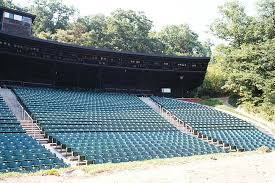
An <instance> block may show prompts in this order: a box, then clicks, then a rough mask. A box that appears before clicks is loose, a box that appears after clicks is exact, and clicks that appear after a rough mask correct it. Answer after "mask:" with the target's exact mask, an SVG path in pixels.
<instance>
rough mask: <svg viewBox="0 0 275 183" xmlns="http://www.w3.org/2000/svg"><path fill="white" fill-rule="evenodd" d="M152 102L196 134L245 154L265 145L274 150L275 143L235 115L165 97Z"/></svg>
mask: <svg viewBox="0 0 275 183" xmlns="http://www.w3.org/2000/svg"><path fill="white" fill-rule="evenodd" d="M151 98H152V100H154V101H155V102H157V103H158V104H159V105H161V106H162V107H164V108H165V109H167V110H168V111H169V112H171V113H172V114H174V115H175V116H177V117H178V118H179V119H181V120H182V121H184V122H185V123H186V124H187V125H189V126H190V127H192V129H193V130H196V131H198V132H200V133H202V134H204V135H207V136H208V137H211V138H213V139H216V140H219V141H223V142H224V143H226V144H230V145H231V146H235V147H237V148H238V149H243V150H246V151H252V150H256V149H257V148H259V147H261V146H263V145H265V146H268V147H269V148H273V149H274V148H275V139H273V138H272V137H270V136H268V135H266V134H264V133H263V132H261V131H260V130H258V129H257V128H255V127H254V126H253V125H251V124H250V123H248V122H246V121H244V120H241V119H239V118H236V117H234V116H232V115H229V114H226V113H223V112H221V111H218V110H215V109H213V108H210V107H207V106H204V105H200V104H196V103H190V102H184V101H179V100H175V99H169V98H164V97H155V96H154V97H151Z"/></svg>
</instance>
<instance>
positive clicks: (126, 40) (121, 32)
mask: <svg viewBox="0 0 275 183" xmlns="http://www.w3.org/2000/svg"><path fill="white" fill-rule="evenodd" d="M152 26H153V24H152V21H151V20H149V19H148V18H147V17H146V16H145V15H144V13H142V12H138V13H137V12H135V11H132V10H127V11H126V10H122V9H118V10H115V11H114V12H112V13H111V16H109V17H108V18H107V30H106V34H107V35H108V39H109V41H108V42H107V44H106V47H108V48H112V49H115V50H120V51H122V50H124V51H135V52H145V53H150V52H155V50H156V49H155V48H154V47H153V46H156V44H153V43H152V41H153V40H154V39H153V40H152V39H151V38H150V37H149V34H150V31H151V29H152Z"/></svg>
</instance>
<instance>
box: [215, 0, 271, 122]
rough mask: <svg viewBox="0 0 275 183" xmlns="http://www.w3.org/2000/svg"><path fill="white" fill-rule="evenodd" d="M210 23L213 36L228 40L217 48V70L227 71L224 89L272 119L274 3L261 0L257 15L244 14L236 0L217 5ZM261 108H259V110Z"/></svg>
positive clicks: (268, 0)
mask: <svg viewBox="0 0 275 183" xmlns="http://www.w3.org/2000/svg"><path fill="white" fill-rule="evenodd" d="M220 14H221V15H222V16H221V17H222V18H220V19H217V20H216V21H215V22H214V23H213V24H212V31H213V32H214V34H215V35H216V36H218V37H219V38H221V39H224V40H226V41H228V45H227V46H223V47H221V48H220V50H219V52H218V54H217V55H218V60H219V62H220V63H221V67H220V69H222V71H223V72H225V73H226V74H227V79H226V81H225V85H224V86H223V88H224V89H226V90H227V91H229V92H231V93H234V94H237V95H238V96H239V97H240V99H239V102H240V103H242V104H245V105H246V106H250V108H253V109H257V110H258V111H264V113H265V114H268V116H269V117H270V118H273V119H274V118H275V114H274V113H275V111H274V108H275V101H274V95H275V86H274V83H275V38H274V19H273V17H274V2H273V3H271V1H270V0H264V1H261V2H260V3H259V4H258V16H253V17H252V16H248V15H246V14H245V11H244V9H243V7H242V5H240V4H239V2H237V1H230V2H227V3H226V4H225V5H224V6H222V7H220ZM260 109H261V110H260Z"/></svg>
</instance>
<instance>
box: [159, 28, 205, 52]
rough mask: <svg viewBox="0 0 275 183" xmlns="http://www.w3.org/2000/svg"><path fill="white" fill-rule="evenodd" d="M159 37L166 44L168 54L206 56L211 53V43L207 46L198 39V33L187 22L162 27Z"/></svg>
mask: <svg viewBox="0 0 275 183" xmlns="http://www.w3.org/2000/svg"><path fill="white" fill-rule="evenodd" d="M157 37H158V38H159V39H160V41H161V42H162V43H163V44H164V52H165V53H166V54H176V55H193V56H205V55H210V54H209V52H210V49H209V45H207V43H205V44H206V45H205V47H204V46H203V45H202V43H201V42H200V41H199V40H198V34H196V33H195V32H193V31H192V30H191V29H190V27H189V26H188V25H186V24H184V25H183V24H182V25H170V26H167V27H165V28H164V29H162V30H161V31H160V32H159V33H158V34H157Z"/></svg>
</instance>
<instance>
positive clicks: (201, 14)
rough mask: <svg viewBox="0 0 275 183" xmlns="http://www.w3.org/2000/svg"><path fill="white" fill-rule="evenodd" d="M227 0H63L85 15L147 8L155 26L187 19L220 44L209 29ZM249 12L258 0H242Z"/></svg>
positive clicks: (21, 0)
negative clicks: (220, 7) (219, 7)
mask: <svg viewBox="0 0 275 183" xmlns="http://www.w3.org/2000/svg"><path fill="white" fill-rule="evenodd" d="M13 1H14V2H15V3H19V4H21V5H23V6H24V5H26V4H27V3H28V2H29V1H31V0H13ZM225 1H226V0H63V3H65V4H68V5H73V6H75V7H76V8H77V9H78V10H79V13H80V15H81V16H84V15H94V14H104V15H109V14H110V12H112V11H114V10H116V9H118V8H122V9H126V10H127V9H131V10H135V11H143V12H144V13H145V15H146V16H147V17H148V18H149V19H150V20H152V21H153V23H154V30H160V29H161V28H162V27H164V26H166V25H171V24H185V23H187V24H188V25H189V26H190V27H191V29H192V30H193V31H195V32H196V33H198V35H199V39H200V40H201V41H206V40H208V39H210V40H212V41H213V42H214V43H215V44H218V43H219V42H220V40H218V39H216V38H215V37H214V36H213V35H212V34H211V33H210V31H209V25H210V24H211V22H213V21H214V20H215V18H217V17H218V16H219V15H218V8H217V7H218V6H219V5H222V4H223V3H224V2H225ZM239 1H240V2H241V3H242V4H243V5H244V6H245V9H246V12H247V13H248V14H249V15H253V14H254V13H255V4H256V2H257V0H239Z"/></svg>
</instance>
